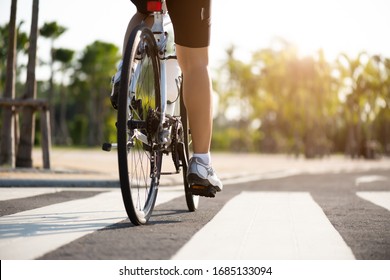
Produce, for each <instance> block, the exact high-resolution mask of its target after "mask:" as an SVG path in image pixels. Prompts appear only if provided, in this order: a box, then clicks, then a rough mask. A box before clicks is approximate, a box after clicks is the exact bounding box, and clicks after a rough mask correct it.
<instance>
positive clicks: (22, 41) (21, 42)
mask: <svg viewBox="0 0 390 280" xmlns="http://www.w3.org/2000/svg"><path fill="white" fill-rule="evenodd" d="M23 23H24V22H23V21H21V22H19V24H18V25H17V28H16V55H15V60H16V61H15V65H17V57H18V54H19V53H20V52H27V49H28V36H27V34H26V33H25V32H23V31H21V26H22V25H23ZM8 33H9V23H6V24H4V26H0V92H3V84H4V81H5V72H4V69H5V68H6V60H7V59H6V57H7V49H8V41H9V36H8ZM16 68H17V67H16ZM17 75H18V72H16V76H17ZM15 80H17V78H15Z"/></svg>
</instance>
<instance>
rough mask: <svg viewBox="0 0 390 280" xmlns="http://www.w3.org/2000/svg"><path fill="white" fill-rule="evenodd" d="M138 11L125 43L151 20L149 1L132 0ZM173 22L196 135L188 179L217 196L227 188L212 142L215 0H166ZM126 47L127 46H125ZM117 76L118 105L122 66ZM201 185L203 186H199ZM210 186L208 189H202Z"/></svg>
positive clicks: (114, 95) (205, 193)
mask: <svg viewBox="0 0 390 280" xmlns="http://www.w3.org/2000/svg"><path fill="white" fill-rule="evenodd" d="M131 2H133V4H134V5H135V6H136V7H137V12H136V14H135V15H134V16H133V18H132V19H131V20H130V22H129V25H128V27H127V31H126V35H125V40H124V44H126V42H127V40H128V37H129V36H130V33H131V31H132V30H133V28H134V27H135V26H137V25H138V24H140V23H141V22H142V21H145V22H146V23H147V24H149V25H152V23H150V22H148V14H149V12H148V11H147V0H131ZM166 5H167V9H168V12H169V16H170V18H171V21H172V25H173V29H174V34H175V44H176V55H177V60H178V63H179V66H180V68H181V70H182V72H183V96H184V104H185V106H186V109H187V113H188V119H189V124H190V128H191V135H192V145H193V152H194V153H193V156H192V158H191V159H190V161H189V167H188V170H187V179H188V182H189V184H190V185H191V186H192V187H191V191H192V192H193V194H196V195H200V196H207V197H214V196H215V193H216V192H219V191H221V190H222V188H223V184H222V182H221V180H220V179H219V178H218V176H217V175H216V173H215V171H214V170H213V168H212V167H211V156H210V144H211V135H212V126H213V115H212V84H211V78H210V73H209V69H208V62H209V45H210V27H211V0H166ZM123 49H125V48H123ZM120 68H121V64H119V66H118V72H117V73H116V75H115V76H114V77H113V81H112V83H113V90H112V93H111V98H110V99H111V103H112V104H113V107H114V108H116V107H117V106H116V102H117V95H118V90H119V81H120V70H121V69H120ZM199 186H201V187H199ZM202 186H207V188H202Z"/></svg>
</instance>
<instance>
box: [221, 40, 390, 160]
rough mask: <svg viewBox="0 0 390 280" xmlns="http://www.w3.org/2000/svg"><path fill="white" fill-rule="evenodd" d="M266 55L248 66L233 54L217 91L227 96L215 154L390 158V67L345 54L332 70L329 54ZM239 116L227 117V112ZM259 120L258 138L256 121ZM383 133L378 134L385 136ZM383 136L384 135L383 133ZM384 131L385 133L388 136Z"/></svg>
mask: <svg viewBox="0 0 390 280" xmlns="http://www.w3.org/2000/svg"><path fill="white" fill-rule="evenodd" d="M281 45H282V48H278V49H272V48H269V49H262V50H259V51H258V52H256V53H254V54H253V55H252V59H251V61H250V62H248V63H244V62H242V61H240V60H238V59H236V58H235V56H234V47H230V48H229V49H227V59H226V62H225V63H224V65H223V66H222V68H221V69H222V70H221V71H220V73H219V76H220V77H219V81H220V83H215V86H216V89H217V92H219V94H220V95H221V98H220V100H221V108H222V110H221V112H223V115H220V116H219V118H218V120H217V122H216V124H217V125H216V128H215V131H216V135H214V141H215V142H217V143H218V142H219V143H220V145H218V144H217V143H215V144H214V146H215V147H219V148H225V149H230V150H235V151H242V150H248V151H253V150H255V151H261V152H287V153H294V154H296V155H299V154H304V155H305V156H306V157H307V158H312V157H322V156H324V155H327V154H329V153H331V152H346V153H347V154H350V155H351V156H365V157H370V158H372V157H375V156H376V155H377V154H376V153H377V152H378V151H383V152H386V153H390V150H389V148H390V147H389V146H390V145H389V143H390V122H389V119H387V118H386V117H385V116H388V115H389V113H388V111H389V106H390V102H389V94H390V87H389V80H390V68H389V65H390V63H389V59H387V58H383V57H380V56H369V55H367V54H366V53H362V54H360V55H359V56H358V57H356V58H349V57H348V56H347V55H344V54H341V55H340V57H339V58H338V59H337V61H335V62H328V61H327V60H326V59H325V55H324V53H323V51H321V50H320V51H318V53H317V54H316V55H314V56H312V57H309V56H307V57H300V56H299V55H298V53H297V51H296V49H295V48H294V47H293V46H291V45H289V44H288V43H286V42H282V44H281ZM232 107H235V108H236V109H237V108H238V111H239V115H238V116H229V112H230V111H229V108H232ZM254 119H260V120H261V126H260V127H259V128H258V133H257V134H254V133H253V131H251V129H250V124H251V121H252V120H254ZM379 127H380V129H379ZM379 131H381V132H380V133H379ZM383 131H385V132H383Z"/></svg>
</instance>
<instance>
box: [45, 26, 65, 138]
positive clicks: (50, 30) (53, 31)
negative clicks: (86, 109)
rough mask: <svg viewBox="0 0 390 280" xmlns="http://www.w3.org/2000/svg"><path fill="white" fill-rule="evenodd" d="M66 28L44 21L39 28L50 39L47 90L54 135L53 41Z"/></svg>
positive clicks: (54, 133) (53, 133)
mask: <svg viewBox="0 0 390 280" xmlns="http://www.w3.org/2000/svg"><path fill="white" fill-rule="evenodd" d="M66 30H67V29H66V28H65V27H64V26H61V25H59V24H58V23H57V22H55V21H53V22H48V23H45V24H44V25H43V26H42V28H41V29H40V34H41V35H42V36H43V37H45V38H48V39H50V40H51V51H50V53H51V55H50V62H49V66H50V79H49V92H48V101H49V106H50V116H51V121H50V124H51V132H52V135H56V132H55V128H56V126H55V124H54V122H55V110H54V108H55V107H54V41H55V39H57V38H58V37H60V36H61V35H62V34H63V33H64V32H65V31H66Z"/></svg>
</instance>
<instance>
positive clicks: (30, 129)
mask: <svg viewBox="0 0 390 280" xmlns="http://www.w3.org/2000/svg"><path fill="white" fill-rule="evenodd" d="M38 13H39V0H33V5H32V20H31V32H30V44H29V51H28V53H29V54H28V65H27V81H26V91H25V93H24V95H23V98H25V99H27V98H32V99H34V98H36V96H37V89H36V79H35V66H36V60H37V40H38ZM22 116H23V117H22V123H21V131H23V133H22V134H21V135H20V142H19V148H18V153H17V157H16V166H17V167H30V168H31V167H32V149H33V145H34V134H35V115H34V108H31V107H24V108H23V111H22Z"/></svg>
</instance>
